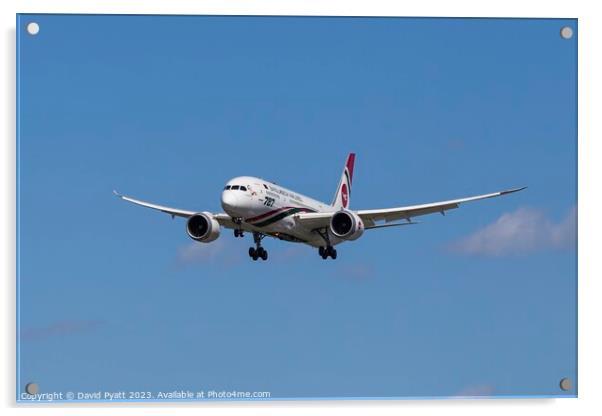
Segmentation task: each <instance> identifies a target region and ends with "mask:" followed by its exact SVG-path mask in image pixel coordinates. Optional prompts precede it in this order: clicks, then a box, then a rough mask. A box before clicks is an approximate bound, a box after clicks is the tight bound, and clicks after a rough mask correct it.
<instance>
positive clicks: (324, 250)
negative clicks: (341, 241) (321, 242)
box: [318, 246, 337, 260]
mask: <svg viewBox="0 0 602 416" xmlns="http://www.w3.org/2000/svg"><path fill="white" fill-rule="evenodd" d="M318 253H319V254H320V256H322V258H323V259H324V260H326V259H327V258H328V257H331V258H332V259H333V260H334V259H336V258H337V250H336V249H335V248H334V247H333V246H326V247H320V248H319V249H318Z"/></svg>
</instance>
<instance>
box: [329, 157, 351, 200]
mask: <svg viewBox="0 0 602 416" xmlns="http://www.w3.org/2000/svg"><path fill="white" fill-rule="evenodd" d="M354 163H355V153H349V156H347V161H346V162H345V167H344V168H343V173H342V174H341V180H340V181H339V186H338V187H337V192H336V193H335V194H334V199H333V200H332V204H331V205H332V206H333V207H335V208H337V209H343V208H348V207H349V202H350V200H351V182H352V181H353V164H354Z"/></svg>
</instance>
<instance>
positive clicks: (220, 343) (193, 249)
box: [17, 14, 578, 402]
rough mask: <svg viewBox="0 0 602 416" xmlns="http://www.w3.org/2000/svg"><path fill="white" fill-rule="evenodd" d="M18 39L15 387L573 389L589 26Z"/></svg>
mask: <svg viewBox="0 0 602 416" xmlns="http://www.w3.org/2000/svg"><path fill="white" fill-rule="evenodd" d="M17 33H18V48H17V50H18V58H17V61H18V97H17V105H18V137H17V143H18V237H17V240H18V276H17V279H18V294H17V295H18V325H17V326H18V346H17V354H18V362H17V370H18V374H17V395H18V398H17V399H18V400H19V401H21V402H30V401H40V402H45V401H50V400H53V401H78V402H81V401H130V400H131V401H164V400H165V401H167V400H190V401H193V400H222V399H232V400H234V399H236V400H278V399H324V398H331V399H337V398H369V399H377V398H398V399H403V398H432V397H437V398H444V397H458V396H468V397H482V396H491V397H518V396H520V397H575V396H576V395H577V367H576V362H577V356H576V333H577V327H576V306H577V305H576V286H577V270H576V265H577V263H576V261H577V248H576V240H575V234H576V211H577V189H576V163H577V161H576V147H577V131H576V118H577V108H576V83H577V72H576V62H577V61H576V58H577V33H578V31H577V21H576V20H574V19H440V18H438V19H428V18H340V17H232V16H229V17H228V16H109V15H107V16H95V15H34V14H28V15H19V16H18V18H17ZM351 154H353V156H351ZM272 181H274V182H275V183H274V182H272ZM525 186H526V187H527V188H526V189H521V188H523V187H525ZM519 189H520V191H519ZM113 190H116V192H115V194H114V193H113ZM502 191H516V192H502ZM473 196H477V197H478V198H476V199H474V200H473V199H469V200H461V201H457V199H458V198H466V197H473ZM483 196H487V198H481V197H483ZM450 200H452V202H444V203H439V202H438V201H450ZM317 201H323V202H317ZM422 204H427V205H426V206H422ZM141 205H142V206H141ZM417 205H418V206H417ZM456 208H457V209H456ZM162 211H163V212H162ZM441 214H445V215H441ZM171 217H174V218H173V220H172V218H171ZM390 225H392V226H390ZM402 225H403V226H402ZM383 226H386V227H383ZM389 226H390V227H389ZM240 233H242V234H243V236H242V238H240ZM235 234H236V235H237V236H236V237H235ZM191 237H193V238H191ZM254 237H256V238H254ZM263 237H266V238H263ZM255 240H256V241H255ZM335 250H336V251H335ZM268 253H269V255H268ZM333 257H336V259H334V258H333ZM264 258H265V259H264Z"/></svg>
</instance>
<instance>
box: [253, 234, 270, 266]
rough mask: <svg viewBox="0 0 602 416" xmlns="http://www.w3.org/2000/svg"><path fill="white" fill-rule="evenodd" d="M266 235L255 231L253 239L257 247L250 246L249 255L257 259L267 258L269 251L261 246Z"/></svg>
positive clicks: (254, 259)
mask: <svg viewBox="0 0 602 416" xmlns="http://www.w3.org/2000/svg"><path fill="white" fill-rule="evenodd" d="M264 237H265V235H264V234H260V233H253V241H255V247H249V257H251V258H252V259H253V261H256V260H257V259H259V258H260V259H261V260H264V261H265V260H267V259H268V251H267V250H266V249H265V248H263V247H261V240H263V238H264Z"/></svg>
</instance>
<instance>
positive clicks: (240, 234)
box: [234, 228, 244, 237]
mask: <svg viewBox="0 0 602 416" xmlns="http://www.w3.org/2000/svg"><path fill="white" fill-rule="evenodd" d="M234 237H244V234H243V232H242V230H239V229H238V228H237V229H235V230H234Z"/></svg>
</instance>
